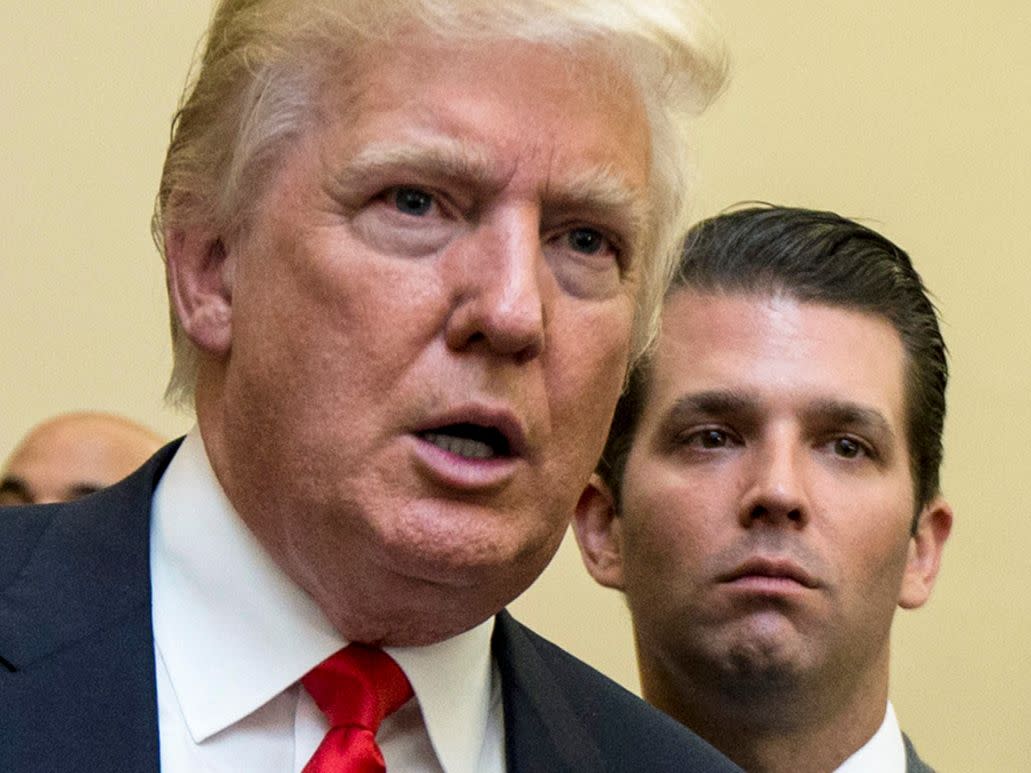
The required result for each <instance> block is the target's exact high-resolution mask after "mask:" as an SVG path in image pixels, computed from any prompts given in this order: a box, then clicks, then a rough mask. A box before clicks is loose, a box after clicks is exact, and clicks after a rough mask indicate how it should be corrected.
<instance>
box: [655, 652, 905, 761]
mask: <svg viewBox="0 0 1031 773" xmlns="http://www.w3.org/2000/svg"><path fill="white" fill-rule="evenodd" d="M656 677H657V675H656V674H654V673H651V674H649V669H648V668H646V666H645V664H644V663H642V665H641V682H642V688H643V693H644V697H645V699H646V700H647V701H648V702H649V703H652V704H653V705H655V706H656V707H657V708H659V709H661V710H662V711H664V712H666V713H667V714H669V715H670V716H672V717H673V718H674V719H676V720H678V721H679V722H681V723H682V724H684V725H686V726H687V727H689V728H691V730H693V731H694V732H695V733H697V734H698V735H700V736H701V737H702V738H704V739H705V740H707V741H708V742H709V743H711V744H712V745H713V746H715V747H716V748H717V749H719V750H720V751H721V752H723V753H724V754H725V755H727V756H728V757H730V758H731V759H732V760H733V761H734V762H736V763H737V764H738V765H740V766H741V767H743V768H744V769H745V770H748V771H750V772H751V773H826V772H827V771H832V770H835V769H836V768H837V767H838V766H839V765H840V764H841V763H843V762H844V761H845V760H846V759H848V758H849V757H850V756H851V755H852V754H854V753H855V752H856V751H857V750H858V749H860V748H861V747H862V746H863V745H864V744H865V743H866V742H867V741H869V740H870V738H872V737H873V735H874V733H876V732H877V730H878V728H879V727H880V726H881V723H882V722H883V721H884V712H885V707H886V706H887V700H888V698H887V693H888V678H887V677H888V673H887V668H886V667H885V668H884V669H883V674H879V675H877V676H876V677H875V676H874V675H871V674H866V675H865V676H864V678H861V679H860V678H850V677H844V678H841V675H838V677H839V678H838V679H835V680H817V681H820V682H821V683H820V684H816V683H813V684H801V683H799V682H795V683H793V684H778V685H776V686H775V687H773V688H771V687H770V686H769V685H762V686H760V687H759V688H758V689H757V688H756V686H755V685H754V684H752V685H743V686H741V689H734V688H733V687H730V686H729V685H728V682H727V680H726V677H725V675H724V676H723V677H722V678H720V677H717V678H716V679H712V680H710V681H711V684H699V683H698V680H696V679H694V678H691V679H685V678H683V676H681V677H680V678H676V677H674V678H670V677H669V676H668V675H667V676H663V677H662V678H656ZM674 684H675V685H677V687H676V688H673V689H670V686H671V685H674ZM685 684H688V685H690V686H689V687H687V688H683V685H685ZM678 688H681V689H678ZM842 688H843V689H842Z"/></svg>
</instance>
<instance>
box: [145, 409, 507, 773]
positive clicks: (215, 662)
mask: <svg viewBox="0 0 1031 773" xmlns="http://www.w3.org/2000/svg"><path fill="white" fill-rule="evenodd" d="M151 576H152V584H153V619H154V637H155V643H156V646H157V648H158V650H159V651H160V652H161V656H162V658H163V660H164V662H165V665H166V668H167V670H168V675H169V679H170V681H171V684H172V687H173V689H174V691H175V694H176V697H177V699H178V702H179V705H180V707H181V709H182V712H183V718H184V720H185V722H186V725H187V727H188V728H189V731H190V735H191V737H192V738H193V740H194V742H196V743H201V742H203V741H204V740H205V739H207V738H209V737H211V736H212V735H214V734H215V733H218V732H220V731H221V730H224V729H225V728H227V727H229V726H230V725H232V724H234V723H235V722H238V721H239V720H241V719H243V718H244V717H246V716H247V715H249V714H250V713H252V712H253V711H254V710H256V709H257V708H259V707H260V706H262V705H264V704H265V703H266V702H268V701H269V700H271V699H272V698H274V697H275V696H276V695H278V694H279V693H280V692H282V691H283V690H285V689H287V688H289V687H291V686H292V685H293V684H294V683H295V682H297V680H298V679H300V677H301V676H303V675H304V674H305V673H307V672H308V671H309V670H311V668H313V667H314V666H315V665H317V664H318V663H320V662H322V661H323V660H324V659H325V658H327V657H328V656H329V655H331V654H333V653H334V652H336V651H337V650H338V649H340V648H341V647H343V646H345V645H346V644H347V641H346V639H344V638H343V637H341V636H340V634H339V633H338V632H337V631H336V630H335V629H334V628H333V626H332V625H331V624H330V623H329V621H328V620H327V618H326V616H325V615H324V614H323V612H322V610H321V609H320V608H319V607H318V605H317V604H316V603H315V601H314V600H313V599H312V598H311V597H310V596H309V595H308V594H307V593H305V592H304V591H303V590H302V589H301V588H300V587H298V586H297V585H296V584H295V583H294V582H293V581H292V580H291V579H290V578H289V577H287V575H286V574H285V573H284V572H283V571H282V570H281V569H280V568H279V566H278V565H277V564H275V562H273V560H272V559H271V557H269V555H268V553H267V552H266V551H265V550H264V548H263V547H262V546H261V544H260V543H259V542H258V540H257V538H256V537H255V536H254V534H253V533H252V532H251V531H250V530H249V529H248V528H247V527H246V526H245V525H244V523H243V521H242V520H241V519H240V517H239V516H238V515H237V514H236V512H235V511H234V510H233V507H232V505H231V504H230V502H229V500H228V498H227V497H226V495H225V492H224V491H223V490H222V487H221V486H220V485H219V483H218V479H217V478H216V477H215V474H214V471H213V470H212V469H211V464H210V462H209V461H208V457H207V453H206V451H205V449H204V443H203V440H202V439H201V436H200V433H199V432H198V431H197V429H196V428H194V430H193V431H191V432H190V434H189V435H188V436H187V437H186V439H185V440H184V441H183V444H182V446H181V447H180V448H179V450H178V451H177V452H176V455H175V456H174V457H173V459H172V461H171V463H170V464H169V466H168V469H167V470H166V472H165V474H164V476H163V477H162V479H161V481H160V483H159V484H158V487H157V489H156V490H155V492H154V502H153V520H152V524H151ZM493 627H494V620H493V618H490V619H488V620H487V621H485V622H484V623H481V624H480V625H478V626H477V627H475V628H473V629H471V630H469V631H466V632H465V633H463V634H460V635H458V636H455V637H452V638H451V639H448V640H445V641H442V642H438V643H437V644H433V645H430V646H426V647H399V648H387V652H389V653H390V654H391V655H392V656H393V657H394V659H395V660H396V661H397V662H398V664H399V665H400V666H401V668H402V670H403V671H404V672H405V675H406V676H407V677H408V679H409V681H410V682H411V684H412V689H413V691H414V693H415V696H416V698H417V699H418V701H419V706H420V710H421V711H422V715H423V718H424V721H425V723H426V727H427V732H428V733H429V737H430V740H431V742H432V744H433V747H434V751H435V752H436V753H437V756H438V758H439V760H440V762H441V765H442V767H443V768H444V770H455V769H457V768H458V767H459V766H460V765H461V764H462V761H463V760H465V761H467V760H470V759H472V760H475V759H478V757H479V753H480V748H481V746H482V744H483V739H484V735H485V732H486V730H485V728H486V723H487V720H488V716H489V711H490V704H491V696H492V692H491V691H492V685H491V680H492V673H493V669H492V665H491V657H490V638H491V633H492V631H493ZM184 634H185V635H184Z"/></svg>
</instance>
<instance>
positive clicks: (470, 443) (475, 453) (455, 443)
mask: <svg viewBox="0 0 1031 773" xmlns="http://www.w3.org/2000/svg"><path fill="white" fill-rule="evenodd" d="M418 435H419V437H420V438H422V439H423V440H425V441H426V442H427V443H431V444H433V445H435V446H436V447H437V448H439V449H441V450H442V451H447V452H448V453H449V454H454V455H455V456H461V457H462V458H464V459H478V460H479V459H499V458H508V457H511V456H512V455H513V454H512V447H511V444H510V443H509V442H508V438H507V437H505V435H504V433H503V432H501V430H499V429H497V428H495V427H485V426H482V425H480V424H468V423H462V424H448V425H447V426H444V427H437V428H434V429H430V430H424V431H422V432H419V433H418Z"/></svg>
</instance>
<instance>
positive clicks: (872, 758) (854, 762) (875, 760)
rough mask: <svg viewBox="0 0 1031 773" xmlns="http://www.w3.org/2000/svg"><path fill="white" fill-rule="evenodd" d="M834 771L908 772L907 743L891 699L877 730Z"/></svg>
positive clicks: (837, 772) (854, 772)
mask: <svg viewBox="0 0 1031 773" xmlns="http://www.w3.org/2000/svg"><path fill="white" fill-rule="evenodd" d="M834 773H906V744H905V742H904V741H903V740H902V731H901V730H900V729H899V722H898V719H897V718H896V717H895V709H894V708H893V707H892V705H891V701H888V708H887V710H886V711H885V712H884V721H883V722H882V723H881V726H880V727H879V728H878V729H877V732H876V733H874V734H873V736H871V738H870V740H869V741H867V742H866V743H865V744H863V745H862V746H861V747H860V748H859V750H858V751H857V752H856V753H855V754H853V755H852V756H851V757H849V758H848V759H847V760H845V761H844V762H843V763H841V765H839V766H838V768H837V769H836V770H835V771H834Z"/></svg>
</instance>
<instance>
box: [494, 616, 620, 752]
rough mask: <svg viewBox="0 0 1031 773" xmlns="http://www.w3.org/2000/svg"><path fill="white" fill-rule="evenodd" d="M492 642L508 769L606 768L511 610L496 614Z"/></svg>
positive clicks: (565, 697) (591, 739)
mask: <svg viewBox="0 0 1031 773" xmlns="http://www.w3.org/2000/svg"><path fill="white" fill-rule="evenodd" d="M492 647H493V653H494V659H495V662H496V663H497V665H498V670H499V671H500V672H501V689H502V696H503V701H504V709H505V753H506V757H507V767H508V770H509V772H510V773H529V772H530V771H555V773H558V772H559V771H601V770H604V769H605V763H604V761H603V758H602V755H601V752H600V751H599V749H598V747H597V744H596V743H595V742H594V739H593V738H591V736H590V735H589V734H588V733H587V732H586V730H585V728H584V727H583V725H582V723H581V722H580V720H579V719H578V718H577V716H576V713H575V712H574V711H573V709H572V707H571V706H570V705H569V703H568V699H567V696H566V695H565V694H564V693H563V692H562V691H561V690H559V688H558V687H557V686H556V684H555V678H554V676H553V675H552V674H551V671H550V669H549V668H548V666H547V664H546V663H545V662H544V661H543V660H542V659H541V657H540V655H539V654H538V652H537V651H536V649H535V648H534V646H533V644H532V643H531V642H530V640H529V638H528V637H527V636H526V634H525V633H524V632H523V629H522V626H520V625H519V624H518V623H517V622H516V621H515V620H513V619H512V617H511V616H510V615H509V614H508V613H507V612H501V613H500V614H499V615H498V617H497V621H496V623H495V627H494V639H493V643H492Z"/></svg>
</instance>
